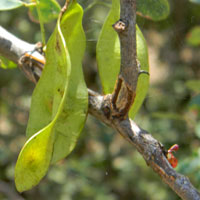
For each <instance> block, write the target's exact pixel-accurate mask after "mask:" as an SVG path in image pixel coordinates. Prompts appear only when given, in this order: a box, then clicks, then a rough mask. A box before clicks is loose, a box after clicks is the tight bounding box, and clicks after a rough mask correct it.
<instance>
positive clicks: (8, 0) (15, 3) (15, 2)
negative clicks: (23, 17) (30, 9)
mask: <svg viewBox="0 0 200 200" xmlns="http://www.w3.org/2000/svg"><path fill="white" fill-rule="evenodd" d="M23 5H24V4H23V2H21V1H19V0H1V1H0V10H2V11H4V10H12V9H15V8H19V7H21V6H23Z"/></svg>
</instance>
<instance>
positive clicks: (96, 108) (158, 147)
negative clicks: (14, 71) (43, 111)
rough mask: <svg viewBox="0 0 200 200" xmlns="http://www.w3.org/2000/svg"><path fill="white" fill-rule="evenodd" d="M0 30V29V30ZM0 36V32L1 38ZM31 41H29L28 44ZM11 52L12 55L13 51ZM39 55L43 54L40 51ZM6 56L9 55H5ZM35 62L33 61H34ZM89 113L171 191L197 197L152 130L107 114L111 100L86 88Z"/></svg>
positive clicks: (190, 198)
mask: <svg viewBox="0 0 200 200" xmlns="http://www.w3.org/2000/svg"><path fill="white" fill-rule="evenodd" d="M1 33H2V32H0V34H1ZM1 37H2V36H1V35H0V38H1ZM5 37H6V39H4V40H0V46H2V44H1V43H2V41H4V42H5V41H7V42H8V44H10V45H11V46H18V48H15V51H18V50H19V49H20V50H19V51H20V52H26V47H27V45H24V44H27V43H25V42H23V41H21V40H20V41H21V43H19V40H18V43H15V42H16V40H15V39H13V37H15V36H13V35H11V34H7V35H6V36H5V35H4V38H5ZM29 45H30V44H29ZM15 51H13V50H12V51H10V48H5V49H4V54H3V55H4V56H5V55H10V56H11V57H12V56H15V57H16V55H17V56H18V57H17V59H15V62H16V63H18V61H19V60H20V59H21V57H20V54H18V53H17V52H15ZM0 53H1V52H0ZM12 54H13V55H12ZM40 56H42V55H40ZM7 58H8V57H7ZM33 64H34V63H33ZM88 93H89V113H90V114H91V115H93V116H94V117H96V118H97V119H99V120H100V121H102V122H103V123H105V124H107V125H108V126H110V127H112V128H113V129H114V130H116V131H117V132H119V133H120V134H121V135H122V136H123V137H124V138H125V139H126V140H127V141H128V142H129V143H131V144H132V145H133V146H134V147H135V148H136V149H137V150H138V151H139V152H140V154H141V155H142V156H143V158H144V159H145V161H146V163H147V165H148V166H150V167H151V168H152V169H153V170H154V172H155V173H157V174H158V175H159V176H160V177H161V179H162V180H163V181H164V182H165V183H166V184H168V185H169V186H170V187H171V188H172V190H173V191H174V192H176V193H177V194H178V195H179V196H180V197H181V198H182V199H184V200H199V199H200V193H199V192H198V191H197V190H196V189H195V187H194V186H193V185H192V184H191V183H190V181H189V179H188V178H187V177H186V176H184V175H181V174H179V173H177V172H176V171H175V170H174V169H173V168H172V167H171V165H170V164H169V162H168V160H167V159H166V157H165V153H164V152H165V150H164V147H163V146H162V144H161V143H160V142H159V141H157V140H156V139H154V138H153V137H152V135H151V134H149V133H148V132H147V131H145V130H143V129H141V128H140V127H139V126H137V124H136V123H135V122H134V121H132V120H130V119H129V118H126V119H124V120H121V119H120V118H116V117H112V118H109V117H108V116H109V114H110V112H112V106H111V104H110V101H108V100H107V99H106V98H104V96H102V95H99V94H98V93H96V92H94V91H92V90H89V89H88Z"/></svg>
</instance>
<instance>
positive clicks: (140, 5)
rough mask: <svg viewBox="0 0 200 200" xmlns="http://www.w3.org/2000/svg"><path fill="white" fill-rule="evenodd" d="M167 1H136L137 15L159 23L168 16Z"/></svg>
mask: <svg viewBox="0 0 200 200" xmlns="http://www.w3.org/2000/svg"><path fill="white" fill-rule="evenodd" d="M169 11H170V9H169V2H168V0H139V1H137V14H139V15H141V16H143V17H145V18H148V19H151V20H154V21H159V20H163V19H165V18H167V16H168V15H169Z"/></svg>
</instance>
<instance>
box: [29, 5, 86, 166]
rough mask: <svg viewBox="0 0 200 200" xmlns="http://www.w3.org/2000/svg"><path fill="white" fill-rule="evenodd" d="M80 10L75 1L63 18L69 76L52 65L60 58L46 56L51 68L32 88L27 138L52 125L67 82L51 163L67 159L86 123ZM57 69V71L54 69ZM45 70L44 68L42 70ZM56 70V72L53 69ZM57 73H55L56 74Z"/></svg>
mask: <svg viewBox="0 0 200 200" xmlns="http://www.w3.org/2000/svg"><path fill="white" fill-rule="evenodd" d="M82 16H83V10H82V8H81V7H80V5H79V4H77V3H76V1H73V3H72V4H70V6H69V8H68V9H67V11H66V12H65V14H64V15H63V16H62V20H61V30H62V33H63V35H64V38H65V41H66V44H67V47H68V51H69V56H70V60H71V61H70V62H71V73H70V76H69V77H67V76H66V75H65V74H66V72H62V68H63V66H61V65H62V62H61V64H60V66H59V65H58V64H56V63H54V60H55V59H57V58H56V57H57V56H58V57H62V55H59V54H55V53H53V52H52V54H49V56H50V57H49V59H50V60H51V63H52V65H51V67H49V68H48V69H47V70H48V71H47V72H46V71H44V72H43V73H45V74H46V75H45V77H43V73H42V77H41V79H42V80H43V81H42V82H41V80H40V81H39V83H38V84H39V86H38V89H37V87H36V88H35V91H34V94H33V97H32V104H31V110H30V117H29V123H28V127H27V136H28V137H30V136H32V135H33V134H35V133H36V132H37V131H39V130H41V129H42V128H43V127H44V126H46V125H47V124H48V123H50V122H51V120H52V119H53V117H54V116H55V114H56V112H57V109H58V106H59V104H60V102H61V100H62V98H63V93H64V88H65V87H64V85H65V83H66V80H65V79H67V82H69V84H68V88H67V93H66V97H65V98H66V99H65V102H66V103H65V104H64V107H63V110H62V112H61V114H60V115H59V117H58V119H57V121H56V123H55V128H54V132H55V134H56V139H55V144H54V152H53V158H52V162H56V161H57V160H60V159H62V158H64V157H66V156H67V155H68V154H69V153H70V152H71V151H72V150H73V148H74V146H75V144H76V141H77V139H78V137H79V135H80V132H81V130H82V128H83V126H84V124H85V120H86V116H87V109H88V92H87V87H86V84H85V81H84V77H83V71H82V58H83V54H84V51H85V43H86V40H85V34H84V31H83V28H82ZM56 66H57V68H56ZM45 68H46V67H45ZM55 68H56V69H55ZM55 71H57V73H55Z"/></svg>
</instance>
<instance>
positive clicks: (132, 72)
mask: <svg viewBox="0 0 200 200" xmlns="http://www.w3.org/2000/svg"><path fill="white" fill-rule="evenodd" d="M135 25H136V0H121V1H120V20H119V21H117V22H116V23H115V24H114V25H113V28H114V29H115V31H116V32H117V33H118V35H119V39H120V48H121V66H120V74H119V76H118V80H117V83H116V86H115V90H114V92H113V95H112V106H113V111H115V112H114V113H113V115H116V116H120V117H121V118H124V117H126V116H127V114H128V111H129V109H130V107H131V105H132V104H133V102H134V99H135V96H136V87H137V80H138V75H139V68H138V64H137V60H136V54H137V53H136V26H135Z"/></svg>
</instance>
